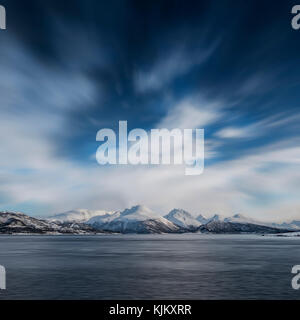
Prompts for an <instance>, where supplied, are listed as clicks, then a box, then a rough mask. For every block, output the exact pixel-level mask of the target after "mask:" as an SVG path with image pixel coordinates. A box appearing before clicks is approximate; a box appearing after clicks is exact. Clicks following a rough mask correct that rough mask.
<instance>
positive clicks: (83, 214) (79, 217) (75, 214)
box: [47, 209, 114, 222]
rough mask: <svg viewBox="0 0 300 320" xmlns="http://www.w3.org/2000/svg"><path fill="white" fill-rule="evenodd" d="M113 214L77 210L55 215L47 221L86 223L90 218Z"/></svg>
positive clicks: (111, 212) (110, 212)
mask: <svg viewBox="0 0 300 320" xmlns="http://www.w3.org/2000/svg"><path fill="white" fill-rule="evenodd" d="M113 213H114V212H113V211H105V210H87V209H77V210H71V211H67V212H64V213H60V214H56V215H54V216H51V217H49V218H48V219H47V220H49V221H59V222H86V221H88V220H90V219H91V218H92V217H95V216H104V215H110V214H113Z"/></svg>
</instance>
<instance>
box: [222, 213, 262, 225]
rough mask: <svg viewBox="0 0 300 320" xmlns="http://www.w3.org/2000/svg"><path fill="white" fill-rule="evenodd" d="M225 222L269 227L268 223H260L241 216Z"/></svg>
mask: <svg viewBox="0 0 300 320" xmlns="http://www.w3.org/2000/svg"><path fill="white" fill-rule="evenodd" d="M224 222H236V223H252V224H257V225H268V223H266V222H262V221H258V220H255V219H251V218H247V217H245V216H243V215H241V214H235V215H234V216H232V217H229V218H225V219H224Z"/></svg>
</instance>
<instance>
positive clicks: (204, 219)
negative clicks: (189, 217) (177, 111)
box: [196, 214, 209, 224]
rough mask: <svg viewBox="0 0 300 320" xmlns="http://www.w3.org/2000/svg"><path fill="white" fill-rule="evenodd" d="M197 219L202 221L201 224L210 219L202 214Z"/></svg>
mask: <svg viewBox="0 0 300 320" xmlns="http://www.w3.org/2000/svg"><path fill="white" fill-rule="evenodd" d="M196 219H197V221H199V222H200V224H206V223H207V222H208V221H209V219H207V218H205V217H204V216H203V215H202V214H199V216H198V217H197V218H196Z"/></svg>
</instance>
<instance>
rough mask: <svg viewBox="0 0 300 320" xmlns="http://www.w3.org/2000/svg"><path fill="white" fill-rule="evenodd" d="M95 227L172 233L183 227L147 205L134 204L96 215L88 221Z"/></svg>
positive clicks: (137, 231) (120, 230) (124, 231)
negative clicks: (120, 209)
mask: <svg viewBox="0 0 300 320" xmlns="http://www.w3.org/2000/svg"><path fill="white" fill-rule="evenodd" d="M88 224H90V225H91V226H92V227H94V228H99V229H101V230H106V231H113V232H121V233H172V232H180V231H181V228H180V227H178V226H177V225H175V224H174V223H172V222H171V221H169V220H167V219H165V218H163V217H160V216H158V215H157V214H155V213H154V212H153V211H152V210H150V209H149V208H147V207H145V206H141V205H138V206H134V207H132V208H130V209H125V210H124V211H122V212H120V213H115V214H113V215H112V216H111V218H110V217H109V216H105V217H104V216H103V217H94V218H93V219H91V220H89V221H88Z"/></svg>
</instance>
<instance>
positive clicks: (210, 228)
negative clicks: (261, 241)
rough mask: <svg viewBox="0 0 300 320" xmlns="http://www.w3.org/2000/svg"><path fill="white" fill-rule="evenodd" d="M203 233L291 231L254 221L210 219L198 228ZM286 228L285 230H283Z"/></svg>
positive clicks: (270, 232)
mask: <svg viewBox="0 0 300 320" xmlns="http://www.w3.org/2000/svg"><path fill="white" fill-rule="evenodd" d="M198 230H199V231H200V232H203V233H222V234H224V233H230V234H234V233H237V234H239V233H257V234H266V233H267V234H272V233H274V234H276V233H280V232H289V230H288V229H287V230H284V229H278V228H273V227H268V226H264V225H257V224H252V223H237V222H225V221H216V220H214V221H210V222H208V223H207V224H205V225H202V226H200V227H199V229H198ZM283 230H284V231H283Z"/></svg>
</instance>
